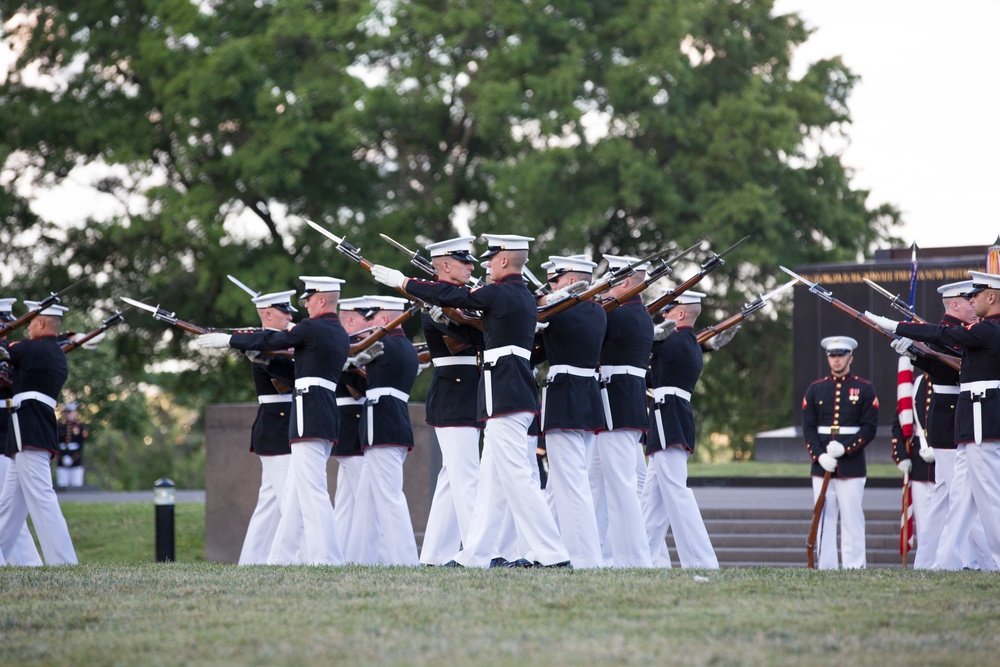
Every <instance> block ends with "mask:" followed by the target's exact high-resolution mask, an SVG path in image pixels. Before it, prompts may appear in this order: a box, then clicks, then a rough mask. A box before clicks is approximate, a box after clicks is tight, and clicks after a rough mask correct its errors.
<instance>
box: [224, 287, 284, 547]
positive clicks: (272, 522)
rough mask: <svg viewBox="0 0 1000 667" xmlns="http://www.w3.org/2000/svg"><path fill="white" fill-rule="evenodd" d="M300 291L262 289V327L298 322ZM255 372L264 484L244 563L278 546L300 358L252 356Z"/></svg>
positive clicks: (256, 442) (254, 448)
mask: <svg viewBox="0 0 1000 667" xmlns="http://www.w3.org/2000/svg"><path fill="white" fill-rule="evenodd" d="M294 293H295V292H294V290H288V291H285V292H273V293H270V294H261V295H258V296H256V297H254V298H253V304H254V306H255V307H256V309H257V315H258V316H259V317H260V322H261V326H262V327H264V328H265V329H268V330H272V331H283V330H286V329H288V327H289V326H291V323H292V313H294V312H296V311H295V308H294V307H293V306H292V304H291V297H292V295H293V294H294ZM248 356H251V357H252V359H253V363H251V364H250V375H251V377H252V378H253V384H254V390H255V392H256V394H257V406H258V407H257V416H256V418H255V419H254V422H253V426H252V427H251V429H250V451H251V452H253V453H254V454H256V455H257V458H258V460H259V461H260V466H261V474H260V488H259V489H258V491H257V505H256V506H255V507H254V511H253V514H251V516H250V522H249V523H248V524H247V532H246V536H245V537H244V538H243V548H242V549H241V550H240V557H239V560H238V561H237V562H238V563H239V564H240V565H263V564H264V563H267V557H268V555H269V554H270V553H271V548H272V546H273V545H274V537H275V535H276V534H277V530H278V523H279V522H280V521H281V503H282V500H283V499H284V493H285V480H286V479H287V477H288V467H289V465H290V463H291V454H292V449H291V447H290V446H289V444H288V428H289V418H290V417H291V412H292V387H293V386H294V385H295V363H294V362H293V361H292V360H291V359H287V358H282V357H268V356H264V355H261V354H253V353H251V354H250V355H248Z"/></svg>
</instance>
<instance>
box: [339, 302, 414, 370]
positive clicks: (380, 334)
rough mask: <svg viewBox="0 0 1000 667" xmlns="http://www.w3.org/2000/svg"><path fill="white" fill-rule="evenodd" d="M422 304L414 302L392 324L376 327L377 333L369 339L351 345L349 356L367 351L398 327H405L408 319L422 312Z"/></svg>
mask: <svg viewBox="0 0 1000 667" xmlns="http://www.w3.org/2000/svg"><path fill="white" fill-rule="evenodd" d="M420 308H421V304H420V303H417V302H414V303H412V304H410V307H409V308H407V309H406V311H405V312H403V313H402V314H400V315H399V316H398V317H396V318H395V319H393V320H392V321H391V322H387V323H386V325H385V326H381V327H375V331H374V332H373V333H372V334H371V335H370V336H368V337H367V338H362V339H361V340H360V341H358V342H357V343H353V344H351V347H350V351H349V352H348V356H351V357H353V356H354V355H356V354H357V353H359V352H361V351H362V350H367V349H368V348H369V347H371V346H372V345H374V344H375V342H376V341H378V340H380V339H382V338H385V336H386V335H387V334H388V333H389V332H390V331H392V330H393V329H395V328H397V327H401V326H403V323H404V322H406V321H407V320H408V319H410V318H411V317H413V316H414V315H416V314H417V313H418V312H420Z"/></svg>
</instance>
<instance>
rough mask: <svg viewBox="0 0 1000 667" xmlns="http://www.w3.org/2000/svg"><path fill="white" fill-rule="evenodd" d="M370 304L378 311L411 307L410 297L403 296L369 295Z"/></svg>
mask: <svg viewBox="0 0 1000 667" xmlns="http://www.w3.org/2000/svg"><path fill="white" fill-rule="evenodd" d="M365 298H366V299H368V304H369V306H370V307H371V308H373V309H375V310H376V311H379V310H406V309H407V308H409V307H410V301H409V299H404V298H403V297H401V296H367V297H365Z"/></svg>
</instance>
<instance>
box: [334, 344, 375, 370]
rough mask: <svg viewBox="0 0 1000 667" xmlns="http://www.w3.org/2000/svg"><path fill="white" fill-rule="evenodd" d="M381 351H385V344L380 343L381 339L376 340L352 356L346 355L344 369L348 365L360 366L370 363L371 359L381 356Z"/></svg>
mask: <svg viewBox="0 0 1000 667" xmlns="http://www.w3.org/2000/svg"><path fill="white" fill-rule="evenodd" d="M383 352H385V346H384V345H383V344H382V341H376V342H374V343H372V344H371V345H370V346H369V347H366V348H365V349H363V350H361V351H360V352H358V353H357V354H356V355H354V356H353V357H348V358H347V363H345V364H344V370H347V367H348V366H357V367H361V366H364V365H365V364H368V363H371V362H372V361H373V360H375V359H377V358H379V357H381V356H382V353H383Z"/></svg>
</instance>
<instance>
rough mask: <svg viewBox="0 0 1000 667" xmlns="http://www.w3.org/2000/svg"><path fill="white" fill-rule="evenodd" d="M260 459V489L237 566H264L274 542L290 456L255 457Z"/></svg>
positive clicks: (279, 519)
mask: <svg viewBox="0 0 1000 667" xmlns="http://www.w3.org/2000/svg"><path fill="white" fill-rule="evenodd" d="M257 459H258V460H259V461H260V490H259V491H258V492H257V506H256V507H255V508H254V510H253V514H252V515H251V516H250V523H249V524H247V534H246V537H244V538H243V549H242V550H241V551H240V559H239V561H238V563H239V564H240V565H263V564H265V563H267V556H268V554H270V553H271V547H272V546H273V545H274V536H275V534H276V533H277V532H278V523H279V522H280V521H281V499H282V498H283V497H284V493H285V478H286V477H288V466H289V464H290V463H291V455H290V454H284V455H280V456H258V457H257Z"/></svg>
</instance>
